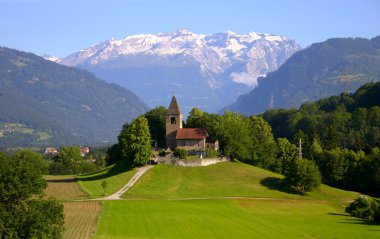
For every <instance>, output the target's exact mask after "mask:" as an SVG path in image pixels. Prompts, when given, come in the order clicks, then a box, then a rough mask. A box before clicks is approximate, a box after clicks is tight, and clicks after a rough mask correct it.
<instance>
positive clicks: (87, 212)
mask: <svg viewBox="0 0 380 239" xmlns="http://www.w3.org/2000/svg"><path fill="white" fill-rule="evenodd" d="M101 209H102V206H101V203H99V202H65V203H64V211H65V232H64V235H63V238H67V239H88V238H91V236H92V235H93V234H94V233H95V231H96V227H97V221H98V217H99V215H100V212H101Z"/></svg>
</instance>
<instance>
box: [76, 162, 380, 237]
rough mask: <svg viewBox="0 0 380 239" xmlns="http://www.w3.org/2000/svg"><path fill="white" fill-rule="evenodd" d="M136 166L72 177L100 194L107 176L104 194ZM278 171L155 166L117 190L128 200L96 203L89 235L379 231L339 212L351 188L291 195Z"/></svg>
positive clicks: (331, 234) (242, 166)
mask: <svg viewBox="0 0 380 239" xmlns="http://www.w3.org/2000/svg"><path fill="white" fill-rule="evenodd" d="M135 172H136V170H129V169H128V168H126V167H125V165H123V164H117V165H114V166H111V167H108V168H106V169H104V170H101V171H99V172H96V173H92V174H87V175H82V176H78V179H79V184H80V185H81V186H82V189H83V190H84V191H86V192H88V193H89V194H90V195H91V197H99V196H102V194H103V191H102V188H101V186H100V184H101V182H102V181H103V180H106V181H107V182H108V183H109V188H108V191H107V193H106V194H107V195H108V194H111V193H113V192H116V191H117V190H118V189H120V188H121V187H122V186H124V185H125V184H126V183H127V182H128V181H129V179H130V178H131V177H132V176H133V175H134V173H135ZM281 178H282V176H281V175H278V174H275V173H271V172H268V171H266V170H263V169H260V168H256V167H253V166H250V165H246V164H242V163H234V162H225V163H219V164H216V165H211V166H207V167H176V166H169V165H157V166H155V167H154V168H152V169H150V170H149V171H148V172H147V173H146V174H144V175H143V176H142V177H141V178H140V179H139V181H137V183H136V184H135V185H134V186H133V187H132V188H131V189H130V190H129V191H127V192H126V193H125V194H124V195H123V197H124V198H125V199H126V200H116V201H103V202H102V204H103V207H102V211H101V214H100V217H99V219H98V223H97V230H96V233H95V234H94V238H96V239H103V238H116V239H118V238H378V237H379V235H380V226H379V225H370V224H367V223H366V222H365V221H364V220H361V219H357V218H353V217H350V216H348V215H347V214H345V213H344V207H345V206H347V205H348V204H349V202H350V201H351V200H353V199H354V198H355V197H357V195H358V194H357V193H355V192H348V191H343V190H339V189H335V188H331V187H328V186H325V185H322V186H321V187H320V188H319V189H317V190H316V191H314V192H312V193H308V194H306V195H300V194H294V193H291V192H289V191H287V190H286V189H285V188H284V187H282V185H281V183H280V179H281ZM111 185H112V186H111ZM226 197H236V198H226ZM77 206H78V205H77ZM79 206H80V205H79ZM83 206H85V205H84V204H83ZM71 214H72V213H71ZM82 227H84V226H82ZM82 227H80V228H82Z"/></svg>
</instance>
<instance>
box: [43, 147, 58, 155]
mask: <svg viewBox="0 0 380 239" xmlns="http://www.w3.org/2000/svg"><path fill="white" fill-rule="evenodd" d="M45 154H46V155H50V156H56V155H58V154H59V152H58V150H57V149H56V148H54V147H47V148H46V149H45Z"/></svg>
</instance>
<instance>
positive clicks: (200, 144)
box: [165, 96, 219, 152]
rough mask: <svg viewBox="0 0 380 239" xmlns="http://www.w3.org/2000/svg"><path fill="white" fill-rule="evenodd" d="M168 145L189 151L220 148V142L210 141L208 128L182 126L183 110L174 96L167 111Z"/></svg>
mask: <svg viewBox="0 0 380 239" xmlns="http://www.w3.org/2000/svg"><path fill="white" fill-rule="evenodd" d="M165 138H166V147H168V148H170V150H174V149H175V148H181V149H186V150H188V151H194V152H203V151H205V150H206V149H214V150H218V149H219V143H218V141H216V142H209V141H208V140H207V139H208V133H207V129H202V128H182V112H181V110H180V108H179V106H178V102H177V99H176V98H175V96H173V98H172V101H171V102H170V105H169V108H168V109H167V111H166V137H165Z"/></svg>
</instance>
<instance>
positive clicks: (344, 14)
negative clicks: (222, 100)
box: [0, 0, 380, 57]
mask: <svg viewBox="0 0 380 239" xmlns="http://www.w3.org/2000/svg"><path fill="white" fill-rule="evenodd" d="M180 28H187V29H190V30H191V31H192V32H194V33H202V34H209V33H216V32H224V31H227V30H231V31H233V32H236V33H239V34H247V33H249V32H258V33H270V34H276V35H283V36H286V37H288V38H290V39H293V40H295V41H296V42H297V43H298V44H300V45H301V46H302V47H306V46H308V45H310V44H312V43H315V42H321V41H324V40H326V39H328V38H332V37H364V38H372V37H375V36H377V35H380V0H261V1H257V0H0V46H5V47H10V48H15V49H18V50H22V51H27V52H32V53H35V54H38V55H42V54H49V55H52V56H57V57H65V56H67V55H69V54H71V53H74V52H76V51H79V50H81V49H84V48H87V47H89V46H92V45H94V44H96V43H98V42H101V41H105V40H107V39H110V38H112V37H113V38H115V39H122V38H125V37H126V36H129V35H134V34H145V33H151V34H156V33H164V32H173V31H176V30H177V29H180Z"/></svg>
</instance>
